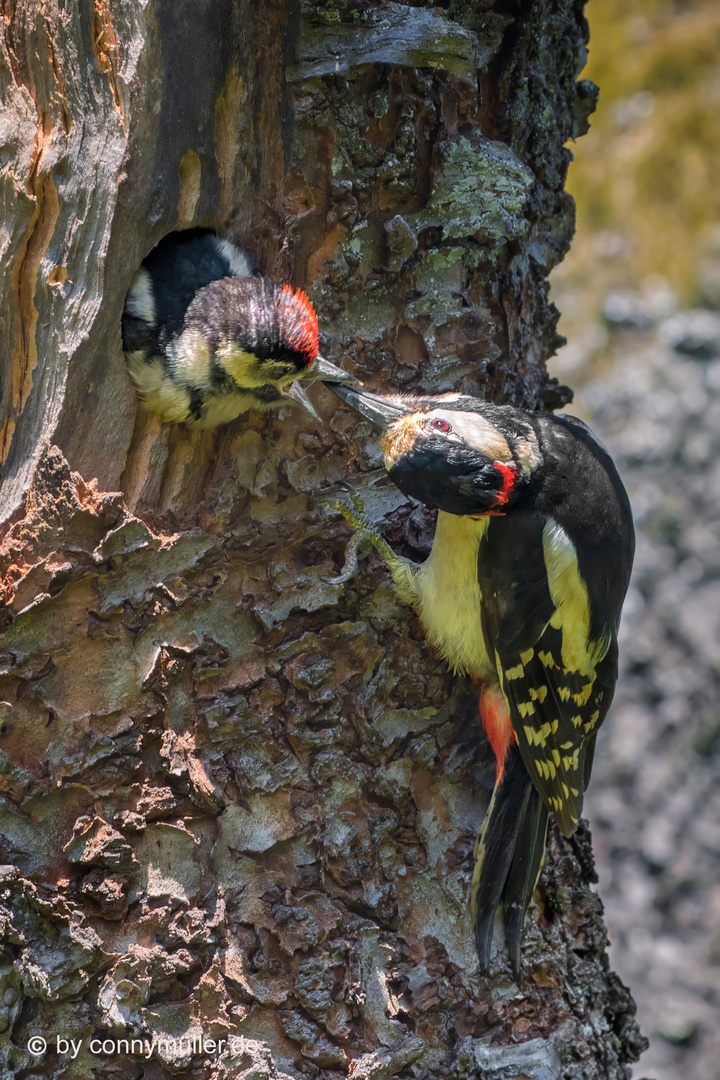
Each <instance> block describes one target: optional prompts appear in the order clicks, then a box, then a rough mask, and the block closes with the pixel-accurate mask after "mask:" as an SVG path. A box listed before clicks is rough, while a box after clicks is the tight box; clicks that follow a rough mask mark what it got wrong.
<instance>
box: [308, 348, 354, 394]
mask: <svg viewBox="0 0 720 1080" xmlns="http://www.w3.org/2000/svg"><path fill="white" fill-rule="evenodd" d="M301 378H302V379H303V381H304V382H316V381H317V380H318V379H322V381H323V382H327V383H348V384H349V385H351V386H355V385H357V379H356V378H355V376H354V375H351V374H350V372H349V371H343V369H342V368H339V367H337V366H336V365H335V364H331V363H330V361H329V360H326V359H325V357H324V356H320V354H319V353H318V355H317V356H316V357H315V360H314V362H313V364H312V366H311V367H309V368H306V370H305V371H304V372H303V373H302V375H301Z"/></svg>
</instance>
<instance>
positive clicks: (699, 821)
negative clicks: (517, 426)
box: [550, 0, 720, 1080]
mask: <svg viewBox="0 0 720 1080" xmlns="http://www.w3.org/2000/svg"><path fill="white" fill-rule="evenodd" d="M586 14H587V17H588V20H589V23H590V51H589V63H588V66H587V68H586V70H585V71H584V72H583V75H584V76H585V77H587V78H590V79H593V80H594V81H595V82H596V83H597V84H598V85H599V87H600V103H599V106H598V110H597V113H596V114H595V115H594V116H593V117H592V118H591V123H592V127H591V130H590V132H589V134H588V135H586V136H584V137H583V138H582V139H581V140H580V141H579V142H578V143H577V144H576V145H574V146H573V147H572V150H573V153H574V154H575V162H574V164H573V165H572V167H571V170H570V178H569V185H568V186H569V189H570V191H571V192H572V194H573V195H574V197H575V199H576V202H577V235H576V237H575V240H574V243H573V247H572V250H571V252H570V254H569V255H568V257H567V258H566V259H565V262H564V263H563V264H562V265H561V266H560V267H559V268H558V269H557V270H556V271H555V272H554V274H553V278H552V289H553V299H554V300H555V302H556V304H557V306H558V307H559V308H560V310H561V311H562V320H561V323H560V330H561V332H562V333H564V334H565V335H566V336H567V338H568V344H567V345H566V346H565V347H564V348H563V349H562V350H561V351H560V353H559V354H558V356H557V357H556V358H555V359H554V360H553V361H552V362H551V366H550V369H551V371H552V372H553V374H555V375H557V376H558V378H559V379H560V380H561V382H568V383H570V384H571V385H572V386H573V387H575V388H576V398H575V403H574V405H573V406H572V407H571V408H570V409H569V410H568V411H572V412H576V413H577V414H578V415H580V416H582V417H583V418H584V419H585V420H587V421H588V422H589V423H591V424H592V426H593V427H594V429H595V430H596V432H597V433H598V434H599V435H600V437H601V438H602V439H603V441H604V442H605V443H606V444H607V445H608V447H609V449H610V451H611V453H612V454H613V456H614V457H615V460H616V462H617V463H618V466H619V468H620V470H621V472H622V475H623V477H624V479H625V482H626V484H627V486H628V489H629V492H630V496H631V500H632V503H633V509H634V513H635V520H636V526H637V530H638V552H637V559H636V565H635V573H634V578H633V583H632V587H631V590H630V594H629V596H628V601H627V604H626V607H625V613H624V616H623V625H622V632H621V641H622V652H621V677H620V682H619V686H618V692H617V695H616V698H615V704H614V707H613V710H612V712H611V715H610V716H609V717H608V719H607V721H606V723H605V725H604V728H603V730H602V732H601V735H600V739H599V742H598V752H597V754H596V760H595V767H594V770H593V779H592V784H591V787H590V792H589V797H588V799H587V802H586V812H587V816H588V818H589V819H590V823H591V827H592V831H593V835H594V838H595V849H596V854H597V860H598V871H599V875H600V886H599V889H600V893H601V895H602V898H603V900H604V902H605V908H606V919H607V924H608V929H609V934H610V938H611V942H612V949H611V957H612V963H613V965H614V967H615V969H616V970H617V971H618V973H619V974H620V976H621V978H623V980H624V981H625V982H626V983H627V984H628V985H629V986H630V988H631V989H632V992H633V994H634V996H635V998H636V1000H637V1003H638V1015H639V1019H640V1023H641V1027H642V1030H643V1032H644V1034H645V1035H647V1036H648V1037H649V1038H650V1049H649V1050H648V1051H647V1053H646V1054H645V1055H643V1057H642V1059H641V1061H640V1064H639V1065H637V1066H635V1068H634V1076H635V1077H638V1078H640V1077H651V1078H653V1080H679V1078H685V1077H687V1078H690V1080H720V677H719V670H720V454H719V450H720V4H718V2H717V0H684V2H681V0H676V2H668V0H590V3H589V4H588V6H587V8H586Z"/></svg>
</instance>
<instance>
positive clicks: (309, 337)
mask: <svg viewBox="0 0 720 1080" xmlns="http://www.w3.org/2000/svg"><path fill="white" fill-rule="evenodd" d="M278 326H279V328H280V334H281V337H282V339H283V341H284V343H285V345H286V346H287V348H288V349H292V351H293V352H296V353H297V354H298V355H299V357H300V359H301V366H302V367H304V368H306V367H310V365H311V364H312V363H314V361H315V358H316V357H317V354H318V318H317V315H316V314H315V308H314V307H313V306H312V304H311V303H310V301H309V300H308V298H307V296H306V295H305V293H304V292H303V291H302V289H293V287H292V286H291V285H284V286H283V288H282V291H281V292H280V297H279V299H278Z"/></svg>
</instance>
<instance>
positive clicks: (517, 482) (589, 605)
mask: <svg viewBox="0 0 720 1080" xmlns="http://www.w3.org/2000/svg"><path fill="white" fill-rule="evenodd" d="M332 389H333V390H334V391H335V393H336V394H338V396H339V397H341V398H342V399H343V400H344V401H345V402H347V403H348V404H349V405H351V406H352V407H353V408H355V409H356V410H357V411H358V412H360V413H361V414H362V415H363V416H365V417H367V418H368V419H370V420H372V421H374V422H375V423H376V424H377V425H379V426H380V427H381V428H382V430H383V435H382V439H381V449H382V452H383V456H384V459H385V467H386V469H387V471H388V473H389V475H390V478H391V479H392V480H393V481H394V483H395V484H396V485H397V486H398V487H399V488H400V490H401V491H402V492H404V493H405V494H406V495H411V496H413V497H414V498H416V499H419V500H420V502H422V503H424V504H425V505H426V506H429V507H433V508H435V509H437V510H438V511H439V513H438V518H437V526H436V530H435V538H434V541H433V546H432V551H431V553H430V556H429V557H428V558H427V559H426V561H425V562H424V563H422V565H417V564H415V563H412V562H410V561H408V560H407V559H402V558H399V557H398V556H396V555H395V554H394V553H393V552H392V550H391V549H390V547H389V546H388V544H387V543H386V542H385V541H384V540H383V539H382V538H381V537H380V536H379V535H378V533H377V532H376V531H375V530H374V529H373V527H372V525H371V524H370V522H369V521H368V520H367V518H366V517H365V516H364V513H363V510H362V506H361V504H360V503H359V502H358V501H355V506H354V509H350V508H348V507H346V506H343V505H342V504H340V503H334V504H332V505H333V506H335V508H336V509H339V510H341V511H342V512H343V514H344V515H345V517H346V519H347V520H348V522H349V523H350V524H352V525H353V526H354V527H355V528H356V529H357V530H358V533H356V537H355V538H354V539H355V541H357V537H358V536H359V535H365V536H367V537H368V538H369V539H370V540H371V541H372V543H373V544H374V545H375V547H376V548H377V549H378V550H379V552H380V554H381V555H382V556H383V557H384V559H385V561H386V562H387V563H388V566H389V567H390V570H391V572H392V576H393V579H394V582H395V584H396V587H397V589H398V591H399V593H400V596H401V597H402V598H403V599H404V600H405V601H406V602H408V603H410V604H412V605H413V606H414V607H415V608H416V610H417V612H418V614H419V616H420V619H421V621H422V624H423V627H424V630H425V634H426V636H427V639H428V641H429V642H430V643H431V645H433V646H434V647H435V649H436V650H437V651H438V652H439V653H440V655H441V656H442V657H443V659H444V660H446V661H447V663H448V664H449V665H450V666H451V667H452V668H453V669H454V670H455V671H456V672H460V673H465V674H467V675H469V676H471V677H473V679H475V680H477V681H478V682H479V683H480V684H481V686H482V691H481V696H480V716H481V719H482V722H483V725H484V727H485V730H486V732H487V735H488V738H489V740H490V742H491V744H492V747H493V749H494V751H495V755H496V760H497V770H496V780H495V788H494V791H493V795H492V799H491V802H490V806H489V807H488V811H487V814H486V816H485V819H484V821H483V824H482V828H481V830H480V834H479V836H478V839H477V843H476V846H475V869H474V875H473V882H472V890H471V906H472V911H473V917H474V927H475V938H476V943H477V949H478V955H479V958H480V967H481V969H482V971H483V973H486V972H487V969H488V963H489V959H490V946H491V941H492V933H493V924H494V920H495V912H496V909H497V908H498V907H499V906H500V905H502V908H503V914H504V923H505V939H506V942H507V946H508V950H509V954H510V961H511V966H512V970H513V973H514V976H515V979H516V980H517V981H518V982H519V979H520V950H521V942H522V928H523V921H524V917H525V912H526V910H527V907H528V904H529V902H530V899H531V897H532V893H533V890H534V888H535V885H536V883H537V878H538V875H539V873H540V869H541V866H542V862H543V857H544V852H545V839H546V833H547V824H548V815H549V814H550V813H552V814H553V815H554V817H555V820H556V822H557V824H558V826H559V827H560V830H561V831H562V833H563V834H564V835H565V836H570V835H571V833H572V832H573V830H574V828H575V826H576V824H577V822H578V820H579V818H580V814H581V811H582V803H583V792H584V790H585V787H586V786H587V782H588V779H589V776H590V768H591V764H592V757H593V750H594V747H595V737H596V735H597V731H598V728H599V727H600V724H601V723H602V721H603V719H604V717H605V714H606V713H607V710H608V708H609V706H610V702H611V700H612V696H613V692H614V687H615V680H616V677H617V652H618V647H617V632H618V623H619V620H620V610H621V607H622V603H623V600H624V597H625V593H626V590H627V587H628V581H629V578H630V570H631V566H632V559H633V552H634V544H635V541H634V531H633V524H632V515H631V512H630V505H629V502H628V498H627V495H626V493H625V489H624V488H623V485H622V482H621V480H620V478H619V476H618V474H617V471H616V469H615V466H614V464H613V462H612V460H611V458H610V456H609V454H608V453H607V451H606V450H605V448H604V447H603V446H602V445H601V444H600V443H599V442H598V440H597V439H596V438H595V436H594V435H593V434H592V432H591V431H590V429H589V428H588V427H586V425H585V424H584V423H582V421H581V420H578V419H577V418H575V417H573V416H562V415H558V416H555V415H551V414H549V413H528V412H524V411H521V410H520V409H515V408H511V407H510V406H506V405H491V404H489V403H487V402H485V401H479V400H477V399H475V398H472V397H464V396H462V395H459V394H447V395H444V396H442V397H427V398H408V397H392V398H385V397H379V396H377V395H375V394H372V393H368V392H366V391H364V390H362V389H360V388H355V389H350V388H349V387H342V386H337V387H333V388H332ZM355 546H356V545H355ZM349 563H350V560H348V565H349ZM355 565H356V563H355ZM353 570H354V566H353V567H352V568H351V569H350V570H349V572H346V573H344V574H343V575H342V576H341V577H340V578H337V579H334V580H336V581H341V580H345V579H346V578H347V577H349V576H350V573H352V572H353Z"/></svg>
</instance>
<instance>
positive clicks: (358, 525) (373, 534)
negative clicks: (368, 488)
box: [324, 484, 397, 585]
mask: <svg viewBox="0 0 720 1080" xmlns="http://www.w3.org/2000/svg"><path fill="white" fill-rule="evenodd" d="M343 486H344V487H345V488H346V490H347V493H348V498H349V499H350V505H348V503H346V502H342V501H341V500H340V499H328V500H327V501H326V502H325V506H327V507H328V509H330V510H337V512H338V513H339V514H342V516H343V517H344V518H345V520H346V521H347V523H348V525H350V526H351V528H353V529H354V530H355V535H354V536H353V537H352V539H351V540H350V542H349V544H348V546H347V548H346V549H345V562H344V564H343V568H342V570H341V571H340V574H339V575H338V576H337V577H333V578H325V579H324V580H325V581H326V582H327V583H328V584H329V585H344V584H345V582H346V581H349V580H350V578H351V577H352V576H353V574H354V573H355V572H356V570H357V568H358V548H359V547H360V544H361V543H362V542H363V540H368V541H369V542H370V543H371V544H372V546H373V547H374V548H375V550H376V551H377V552H378V553H379V554H380V555H381V556H382V558H383V559H384V560H385V562H386V563H387V564H388V566H392V565H393V563H394V562H396V561H397V556H396V555H395V553H394V551H393V550H392V548H391V547H390V545H389V544H388V543H387V542H386V541H385V540H383V538H382V536H381V535H380V533H379V532H378V530H377V529H376V528H375V525H374V524H373V523H372V522H371V521H370V518H369V517H368V516H367V511H366V510H365V505H364V503H363V501H362V499H361V498H360V496H359V495H358V494H357V492H356V491H355V490H354V489H353V488H352V487H350V485H349V484H345V485H343Z"/></svg>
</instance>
